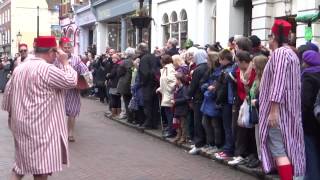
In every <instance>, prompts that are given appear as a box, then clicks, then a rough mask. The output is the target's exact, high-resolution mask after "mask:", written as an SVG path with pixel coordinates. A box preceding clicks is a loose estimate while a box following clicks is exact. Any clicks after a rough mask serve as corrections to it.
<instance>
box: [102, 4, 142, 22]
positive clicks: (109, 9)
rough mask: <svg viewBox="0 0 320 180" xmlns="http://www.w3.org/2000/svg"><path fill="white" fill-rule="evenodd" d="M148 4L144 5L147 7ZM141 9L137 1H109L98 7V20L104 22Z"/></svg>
mask: <svg viewBox="0 0 320 180" xmlns="http://www.w3.org/2000/svg"><path fill="white" fill-rule="evenodd" d="M147 4H148V3H144V5H147ZM138 8H139V3H138V2H137V0H117V1H107V2H105V3H104V4H101V5H99V6H97V7H96V11H97V20H98V21H103V20H107V19H110V18H113V17H116V16H120V15H122V14H127V13H130V12H133V11H136V10H137V9H138Z"/></svg>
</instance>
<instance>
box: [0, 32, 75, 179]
mask: <svg viewBox="0 0 320 180" xmlns="http://www.w3.org/2000/svg"><path fill="white" fill-rule="evenodd" d="M56 59H58V61H60V63H61V64H62V68H61V69H59V68H57V67H56V66H54V65H53V62H54V61H55V60H56ZM76 85H77V72H76V71H74V70H73V68H72V67H71V66H70V65H69V63H68V56H67V54H65V53H64V52H63V51H62V50H57V44H56V40H55V37H52V36H46V37H44V36H42V37H41V36H40V37H38V38H37V39H36V46H35V57H33V58H30V59H29V60H28V61H26V62H25V63H22V64H21V65H19V66H18V67H17V68H16V69H15V70H14V72H13V75H12V77H11V79H10V80H9V82H8V84H7V86H6V90H5V93H4V96H3V104H2V108H3V110H5V111H7V112H8V113H9V119H8V124H9V127H10V130H11V132H12V134H13V138H14V143H15V162H14V166H13V174H12V177H11V179H12V180H21V179H22V178H23V176H24V175H27V174H32V175H34V179H35V180H46V179H48V176H49V175H50V174H52V173H54V172H58V171H61V170H62V165H63V164H68V162H69V160H68V140H67V138H68V136H67V133H68V132H67V126H66V123H65V118H66V117H65V91H64V90H66V89H71V88H74V87H76Z"/></svg>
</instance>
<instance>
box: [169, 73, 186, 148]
mask: <svg viewBox="0 0 320 180" xmlns="http://www.w3.org/2000/svg"><path fill="white" fill-rule="evenodd" d="M176 78H177V80H176V89H175V92H174V100H171V102H172V104H174V119H176V120H177V121H178V122H179V123H178V124H177V127H176V129H177V136H176V138H175V140H174V142H175V143H177V144H179V145H181V144H183V143H186V136H187V116H188V113H189V105H188V101H189V98H188V87H187V85H186V84H187V83H188V82H187V77H186V75H184V74H183V73H181V72H178V73H177V74H176Z"/></svg>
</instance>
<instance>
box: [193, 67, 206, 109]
mask: <svg viewBox="0 0 320 180" xmlns="http://www.w3.org/2000/svg"><path fill="white" fill-rule="evenodd" d="M207 70H208V65H207V63H203V64H199V65H198V66H197V67H196V69H195V70H194V71H193V74H192V80H191V84H190V87H189V92H188V96H189V97H190V98H192V100H193V102H194V103H202V101H203V93H202V92H201V85H202V83H201V80H202V78H203V77H204V75H205V74H206V72H207Z"/></svg>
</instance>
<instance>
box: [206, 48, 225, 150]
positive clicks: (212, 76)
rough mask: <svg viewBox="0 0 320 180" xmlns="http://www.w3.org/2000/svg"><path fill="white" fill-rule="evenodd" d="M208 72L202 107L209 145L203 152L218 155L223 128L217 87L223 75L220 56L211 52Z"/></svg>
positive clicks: (221, 143)
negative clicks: (217, 99) (217, 98)
mask: <svg viewBox="0 0 320 180" xmlns="http://www.w3.org/2000/svg"><path fill="white" fill-rule="evenodd" d="M208 55H209V59H208V71H207V73H206V76H205V77H204V79H203V80H202V81H204V82H205V83H204V84H203V85H202V86H201V90H202V92H203V94H204V100H203V103H202V106H201V112H202V113H203V118H202V125H203V127H204V129H205V132H206V140H207V144H206V147H205V148H204V149H203V151H206V152H207V153H209V154H212V153H216V152H217V151H218V149H219V148H221V147H222V145H223V139H222V137H223V127H222V120H221V109H220V108H219V107H218V106H217V105H216V102H215V99H216V88H217V87H216V85H217V81H218V79H219V77H220V75H221V68H220V67H219V54H218V53H217V52H209V54H208Z"/></svg>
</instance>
